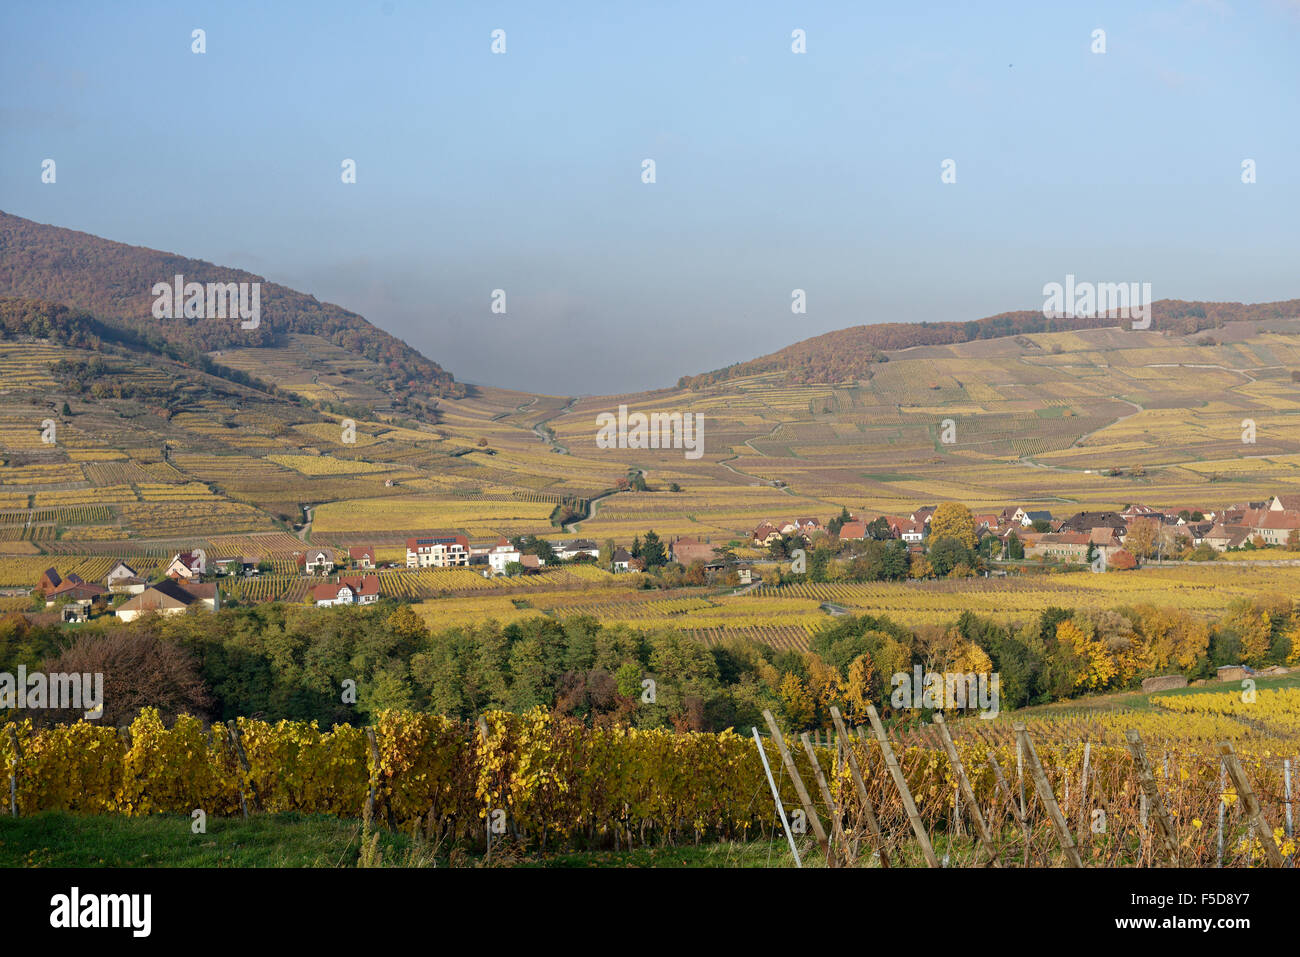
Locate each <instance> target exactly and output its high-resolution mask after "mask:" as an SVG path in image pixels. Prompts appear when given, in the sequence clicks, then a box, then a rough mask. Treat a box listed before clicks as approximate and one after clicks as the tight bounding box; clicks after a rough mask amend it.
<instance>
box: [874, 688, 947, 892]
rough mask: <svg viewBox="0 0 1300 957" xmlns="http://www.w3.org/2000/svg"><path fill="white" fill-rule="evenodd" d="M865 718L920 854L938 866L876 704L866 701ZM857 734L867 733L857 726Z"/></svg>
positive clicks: (928, 837)
mask: <svg viewBox="0 0 1300 957" xmlns="http://www.w3.org/2000/svg"><path fill="white" fill-rule="evenodd" d="M867 718H868V720H870V722H871V730H872V731H874V732H875V734H876V740H877V741H878V742H879V743H880V751H881V753H882V754H883V755H884V756H885V767H887V768H889V773H890V774H891V775H892V776H893V778H894V787H896V788H897V789H898V795H899V797H901V798H902V799H903V810H904V811H906V812H907V819H908V820H909V821H910V822H911V823H912V833H914V834H915V835H916V841H917V843H918V844H920V845H921V854H922V855H924V857H925V863H926V864H928V865H929V866H930V867H938V866H939V859H938V858H937V857H935V856H934V848H933V847H931V846H930V835H928V834H926V833H925V825H924V824H923V823H922V821H921V815H920V814H918V813H917V810H916V802H915V801H913V800H912V792H911V791H910V790H909V789H908V787H907V778H905V777H904V776H903V769H902V768H901V767H899V766H898V758H896V757H894V749H893V748H892V747H891V746H890V744H889V736H888V735H887V734H885V726H884V725H883V724H881V723H880V715H878V714H876V706H875V705H873V704H871V703H870V702H868V703H867ZM858 734H859V735H860V736H861V737H862V738H863V739H864V740H865V739H866V737H867V733H866V732H865V731H864V730H863V729H862V728H858Z"/></svg>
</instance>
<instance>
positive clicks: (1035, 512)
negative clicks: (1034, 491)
mask: <svg viewBox="0 0 1300 957" xmlns="http://www.w3.org/2000/svg"><path fill="white" fill-rule="evenodd" d="M1051 520H1052V513H1051V512H1049V511H1047V509H1025V508H1018V509H1016V514H1015V521H1017V522H1019V523H1020V526H1021V528H1028V527H1029V526H1030V525H1033V524H1034V522H1050V521H1051Z"/></svg>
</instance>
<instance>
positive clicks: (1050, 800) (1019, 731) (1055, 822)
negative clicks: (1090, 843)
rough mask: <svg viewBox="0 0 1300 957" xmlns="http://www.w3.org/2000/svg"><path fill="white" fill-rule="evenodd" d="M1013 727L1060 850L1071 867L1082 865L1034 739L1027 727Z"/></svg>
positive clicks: (1016, 725) (1019, 725)
mask: <svg viewBox="0 0 1300 957" xmlns="http://www.w3.org/2000/svg"><path fill="white" fill-rule="evenodd" d="M1013 727H1014V729H1015V732H1016V738H1017V739H1018V740H1020V741H1021V742H1023V752H1024V756H1025V762H1026V763H1027V764H1028V765H1029V774H1030V776H1031V777H1032V778H1033V779H1034V789H1035V790H1036V791H1037V792H1038V800H1040V801H1041V802H1042V804H1043V807H1045V808H1047V816H1048V817H1049V818H1051V820H1052V826H1053V827H1054V828H1056V838H1057V840H1058V841H1060V843H1061V850H1063V851H1064V852H1065V859H1066V861H1067V862H1068V863H1069V865H1070V866H1071V867H1083V859H1082V858H1080V857H1079V849H1078V848H1077V847H1075V846H1074V836H1073V835H1072V834H1071V833H1070V828H1069V826H1068V825H1067V824H1066V823H1065V818H1064V817H1063V816H1062V815H1061V808H1060V807H1059V806H1058V805H1057V803H1056V795H1055V794H1053V793H1052V783H1051V782H1050V781H1048V780H1047V772H1046V771H1044V770H1043V765H1042V762H1040V761H1039V760H1038V752H1037V751H1036V750H1034V741H1033V739H1032V738H1030V737H1029V729H1028V728H1026V727H1025V726H1024V725H1023V724H1021V723H1020V722H1016V724H1014V725H1013Z"/></svg>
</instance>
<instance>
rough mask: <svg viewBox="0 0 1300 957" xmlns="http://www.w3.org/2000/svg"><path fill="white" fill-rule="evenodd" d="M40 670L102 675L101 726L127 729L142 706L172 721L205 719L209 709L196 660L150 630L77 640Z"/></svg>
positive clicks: (57, 714) (68, 717)
mask: <svg viewBox="0 0 1300 957" xmlns="http://www.w3.org/2000/svg"><path fill="white" fill-rule="evenodd" d="M44 670H45V672H46V673H47V674H55V673H62V674H74V673H75V674H90V675H95V674H102V675H103V676H104V698H103V705H104V713H103V715H102V716H101V717H100V718H99V719H98V721H99V722H100V723H101V724H102V725H103V726H104V727H116V726H118V725H122V724H127V723H129V722H131V721H132V720H134V719H135V716H136V714H137V713H138V712H139V710H140V709H141V708H143V707H146V706H149V707H154V708H157V709H158V711H159V712H160V714H161V715H162V718H163V720H164V721H166V722H170V721H172V720H174V719H175V718H176V717H177V716H178V715H182V714H189V715H194V716H195V717H206V716H207V714H208V709H209V708H211V707H212V704H213V700H212V696H211V695H210V694H209V693H208V688H207V685H206V684H205V683H204V681H203V677H202V675H201V673H200V671H199V666H198V663H197V661H196V660H195V658H194V656H193V655H191V654H190V653H189V652H188V651H186V650H185V649H184V648H182V647H181V646H180V645H178V644H176V643H175V642H171V641H164V640H162V639H161V638H159V637H158V635H157V634H156V633H155V632H154V631H153V630H152V629H150V628H148V627H145V628H140V627H136V628H124V627H119V628H114V629H112V630H110V631H108V632H105V633H104V634H98V635H97V634H91V633H86V634H82V635H78V636H77V638H76V640H75V641H73V643H72V645H71V646H70V647H68V648H67V649H66V650H65V651H64V652H63V653H62V654H60V655H59V656H58V657H57V658H54V659H53V660H51V661H47V662H46V663H45V666H44ZM44 716H45V717H48V718H50V719H57V720H62V721H75V720H78V719H79V718H80V717H81V715H80V714H69V713H67V712H64V711H58V710H50V711H47V712H45V713H44Z"/></svg>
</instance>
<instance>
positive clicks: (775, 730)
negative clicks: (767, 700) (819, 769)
mask: <svg viewBox="0 0 1300 957" xmlns="http://www.w3.org/2000/svg"><path fill="white" fill-rule="evenodd" d="M763 720H765V721H766V722H767V726H768V727H769V728H770V729H771V731H772V740H773V741H774V742H776V749H777V750H778V751H779V752H781V762H782V763H783V764H784V765H785V770H786V773H787V774H789V775H790V780H791V781H793V782H794V790H795V793H796V794H798V795H799V803H800V804H802V805H803V813H804V816H805V817H807V818H808V825H809V827H811V828H812V829H813V834H815V835H816V836H817V843H818V844H820V845H821V849H822V853H823V854H825V855H826V861H827V863H828V864H829V863H830V860H831V845H830V841H829V840H827V838H826V831H825V829H824V828H823V827H822V822H821V819H820V818H818V817H817V811H816V809H815V808H814V807H813V802H812V798H811V797H810V796H809V795H808V789H807V788H806V787H804V784H803V778H801V777H800V776H799V769H798V768H796V767H795V765H794V758H792V757H791V756H790V749H789V748H787V747H786V746H785V737H784V736H783V735H782V734H781V728H780V726H779V725H777V723H776V718H774V717H772V712H771V711H766V710H765V711H764V712H763Z"/></svg>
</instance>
